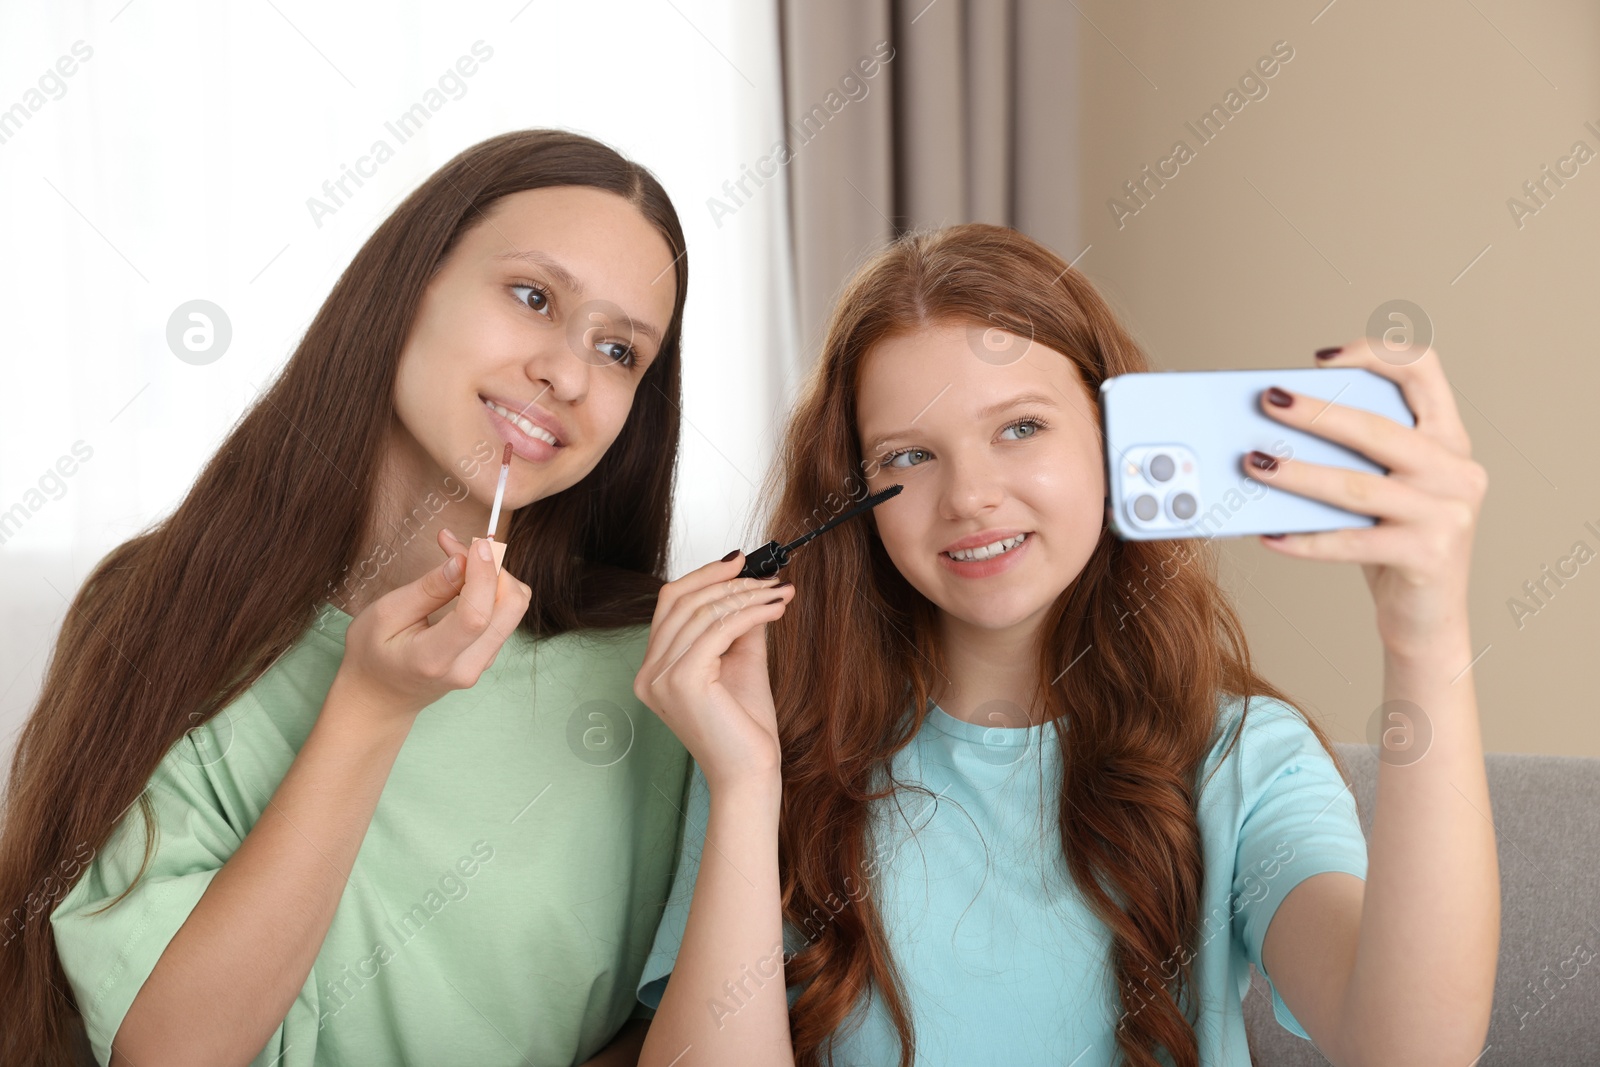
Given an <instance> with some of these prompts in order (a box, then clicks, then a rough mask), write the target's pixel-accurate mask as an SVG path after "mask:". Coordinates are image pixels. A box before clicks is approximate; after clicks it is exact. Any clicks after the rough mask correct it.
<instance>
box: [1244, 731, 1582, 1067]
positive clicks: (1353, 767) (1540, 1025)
mask: <svg viewBox="0 0 1600 1067" xmlns="http://www.w3.org/2000/svg"><path fill="white" fill-rule="evenodd" d="M1335 748H1336V749H1337V751H1338V753H1339V758H1340V759H1341V760H1343V761H1344V763H1345V766H1346V767H1347V768H1348V769H1349V771H1350V777H1351V779H1352V780H1353V784H1354V786H1355V794H1356V807H1357V809H1358V810H1359V812H1360V815H1361V828H1362V829H1363V830H1365V831H1366V832H1367V835H1368V837H1369V839H1370V837H1371V834H1372V812H1373V792H1374V789H1375V787H1376V785H1377V773H1378V759H1377V749H1376V748H1375V747H1373V746H1371V745H1360V744H1347V743H1343V742H1335ZM1424 758H1426V757H1424ZM1486 762H1487V769H1488V774H1489V800H1490V803H1491V805H1492V806H1493V808H1494V824H1495V834H1496V837H1497V839H1498V842H1499V854H1500V912H1501V914H1500V964H1499V969H1498V971H1497V972H1496V975H1495V986H1494V1010H1493V1012H1492V1014H1491V1015H1490V1020H1489V1037H1488V1041H1487V1043H1486V1046H1485V1050H1484V1052H1483V1055H1482V1056H1481V1057H1480V1058H1479V1059H1478V1061H1477V1062H1476V1063H1475V1064H1473V1065H1471V1067H1569V1065H1570V1067H1580V1065H1582V1067H1594V1065H1596V1064H1600V850H1597V849H1596V831H1597V830H1600V759H1592V758H1590V759H1584V758H1577V757H1570V756H1527V755H1519V754H1514V753H1492V754H1490V755H1489V756H1488V757H1487V761H1486ZM1583 960H1587V961H1588V962H1586V963H1584V962H1579V961H1583ZM1244 1013H1245V1023H1246V1027H1247V1028H1248V1030H1249V1034H1250V1055H1251V1062H1252V1064H1254V1065H1255V1067H1323V1065H1324V1064H1326V1063H1328V1060H1327V1059H1326V1058H1325V1057H1324V1056H1323V1055H1322V1054H1321V1053H1319V1052H1318V1051H1317V1049H1316V1046H1314V1045H1313V1044H1312V1043H1311V1042H1309V1041H1305V1040H1303V1039H1301V1038H1298V1037H1295V1036H1294V1035H1293V1034H1290V1033H1289V1032H1288V1031H1287V1030H1285V1029H1283V1027H1281V1026H1279V1025H1278V1022H1277V1020H1276V1019H1275V1018H1273V1015H1272V998H1271V996H1270V995H1269V994H1268V992H1267V987H1266V983H1265V982H1264V981H1263V980H1262V978H1261V976H1260V975H1259V974H1255V973H1252V975H1251V987H1250V992H1249V993H1248V994H1247V995H1246V997H1245V1002H1244ZM1460 1067H1468V1065H1467V1064H1461V1065H1460Z"/></svg>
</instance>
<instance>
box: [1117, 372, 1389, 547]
mask: <svg viewBox="0 0 1600 1067" xmlns="http://www.w3.org/2000/svg"><path fill="white" fill-rule="evenodd" d="M1274 385H1276V386H1281V387H1282V388H1285V389H1292V390H1294V391H1295V392H1297V393H1301V394H1305V395H1308V396H1315V397H1320V398H1322V399H1324V400H1327V401H1329V402H1334V403H1338V404H1341V405H1344V406H1346V407H1353V408H1361V409H1363V410H1366V411H1372V412H1375V413H1377V414H1380V415H1384V416H1387V417H1388V418H1390V419H1393V420H1394V421H1395V422H1398V423H1400V424H1401V425H1403V426H1415V425H1416V417H1415V416H1414V415H1413V414H1412V411H1411V409H1410V408H1409V407H1408V406H1407V405H1406V402H1405V398H1404V396H1403V395H1402V393H1401V391H1400V387H1399V386H1398V385H1396V384H1395V383H1394V382H1392V381H1390V380H1389V379H1387V378H1385V377H1383V376H1381V375H1378V374H1374V373H1373V372H1372V371H1369V370H1366V369H1365V368H1362V367H1328V368H1318V367H1310V368H1303V367H1296V368H1285V369H1278V370H1223V371H1165V372H1156V373H1143V374H1120V375H1116V376H1114V377H1111V378H1108V379H1106V380H1105V381H1104V382H1102V383H1101V385H1100V418H1101V428H1102V430H1103V431H1104V432H1103V436H1102V440H1103V441H1104V443H1105V455H1106V491H1107V504H1108V507H1109V509H1110V524H1111V530H1112V532H1113V533H1114V534H1116V535H1117V536H1118V537H1120V538H1122V539H1123V540H1124V541H1154V540H1162V539H1169V538H1184V537H1204V538H1211V537H1248V536H1254V535H1257V534H1277V533H1306V532H1312V531H1318V530H1338V529H1344V528H1347V527H1358V526H1371V525H1373V524H1375V523H1376V521H1377V520H1376V519H1374V518H1373V517H1372V516H1370V515H1361V514H1358V513H1356V512H1353V511H1348V510H1346V509H1344V508H1341V507H1337V506H1335V505H1333V504H1328V503H1325V502H1323V501H1320V500H1313V499H1311V498H1309V497H1305V496H1300V495H1298V494H1295V493H1290V492H1287V491H1285V490H1281V489H1274V488H1273V487H1272V486H1270V485H1267V484H1265V483H1264V482H1262V481H1260V480H1258V479H1255V478H1252V477H1250V476H1249V475H1248V474H1246V473H1245V472H1244V470H1243V469H1242V467H1241V463H1242V461H1243V457H1244V456H1245V455H1246V454H1247V453H1249V452H1251V451H1259V452H1265V453H1267V454H1268V455H1271V456H1276V457H1278V458H1280V459H1290V458H1292V459H1297V460H1303V461H1306V462H1309V463H1319V464H1324V465H1326V466H1333V467H1346V468H1349V469H1352V470H1360V471H1366V472H1369V473H1374V474H1387V473H1388V471H1387V470H1386V469H1385V468H1383V467H1381V466H1379V465H1378V464H1376V463H1374V462H1372V461H1371V460H1370V459H1368V458H1366V457H1365V456H1363V455H1361V454H1360V453H1359V452H1356V451H1354V450H1352V449H1350V448H1346V447H1345V446H1343V445H1340V444H1335V443H1334V442H1332V441H1330V440H1327V439H1326V438H1323V437H1319V436H1317V435H1316V434H1314V433H1308V432H1306V431H1303V430H1298V429H1295V428H1293V427H1290V426H1286V425H1284V424H1283V423H1281V422H1277V421H1275V420H1273V419H1272V418H1270V417H1268V416H1267V415H1266V414H1264V413H1263V412H1262V411H1261V406H1260V405H1261V400H1260V397H1261V394H1262V392H1263V391H1264V390H1266V389H1268V388H1270V387H1272V386H1274Z"/></svg>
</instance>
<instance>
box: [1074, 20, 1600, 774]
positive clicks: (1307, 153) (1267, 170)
mask: <svg viewBox="0 0 1600 1067" xmlns="http://www.w3.org/2000/svg"><path fill="white" fill-rule="evenodd" d="M1321 2H1322V0H1310V2H1304V0H1301V2H1297V3H1295V4H1292V5H1286V4H1282V3H1267V2H1265V0H1234V2H1228V3H1207V4H1204V5H1186V4H1170V5H1162V10H1161V14H1160V16H1159V18H1158V17H1156V16H1155V15H1154V14H1153V13H1151V12H1150V11H1149V8H1148V5H1142V4H1141V5H1117V4H1113V3H1109V2H1106V0H1097V2H1095V3H1084V4H1083V5H1082V10H1083V12H1084V15H1085V17H1086V18H1087V19H1090V20H1092V22H1093V26H1089V25H1085V26H1083V27H1082V28H1081V30H1080V33H1079V35H1078V48H1079V53H1080V56H1081V60H1082V63H1081V71H1082V74H1081V88H1082V118H1081V138H1082V140H1081V144H1082V149H1083V161H1082V168H1081V175H1080V185H1081V189H1082V198H1083V199H1082V205H1083V206H1082V222H1083V226H1082V233H1083V240H1084V242H1085V243H1087V244H1089V245H1091V246H1092V247H1091V248H1090V250H1089V252H1088V254H1087V255H1085V256H1084V257H1083V258H1082V259H1081V260H1079V262H1078V266H1079V268H1080V269H1082V270H1083V271H1084V272H1085V273H1086V274H1088V276H1089V277H1090V278H1091V279H1093V280H1094V281H1095V282H1096V283H1097V284H1098V285H1099V286H1100V287H1101V289H1102V291H1103V292H1104V293H1105V294H1106V296H1107V297H1108V298H1109V299H1110V300H1111V301H1112V303H1113V306H1115V307H1116V308H1117V309H1118V311H1119V312H1120V313H1121V314H1122V315H1123V316H1124V318H1125V321H1126V322H1127V323H1128V324H1129V325H1130V326H1131V327H1132V328H1133V330H1134V333H1135V335H1136V336H1137V337H1138V338H1139V339H1140V341H1141V342H1142V343H1143V344H1144V345H1145V346H1146V349H1147V351H1148V352H1149V353H1150V355H1151V357H1152V358H1153V359H1154V360H1155V362H1156V363H1157V365H1158V366H1160V367H1162V368H1164V369H1173V370H1186V369H1206V368H1216V367H1308V366H1311V365H1313V360H1312V358H1311V353H1312V351H1313V350H1314V349H1316V348H1320V347H1322V346H1325V345H1334V344H1339V343H1341V342H1344V341H1346V340H1349V339H1351V338H1353V337H1356V336H1360V335H1361V334H1363V333H1364V332H1365V330H1366V323H1367V321H1368V318H1369V316H1370V315H1371V313H1372V312H1373V311H1374V309H1376V308H1377V307H1378V306H1379V305H1381V304H1383V303H1384V302H1386V301H1389V300H1392V299H1396V298H1402V299H1407V300H1410V301H1412V302H1414V303H1415V304H1417V305H1419V306H1420V307H1421V308H1422V309H1423V310H1424V311H1425V312H1426V313H1427V315H1428V317H1429V318H1430V319H1431V321H1432V324H1433V329H1434V336H1435V341H1434V344H1435V347H1436V348H1437V349H1438V351H1439V352H1440V354H1441V355H1442V357H1443V359H1444V362H1445V367H1446V371H1447V373H1448V374H1449V376H1450V380H1451V382H1452V384H1453V385H1454V386H1455V388H1456V389H1457V390H1458V392H1457V403H1458V406H1459V407H1460V408H1461V410H1462V413H1463V418H1464V421H1465V423H1466V426H1467V430H1468V432H1469V433H1470V434H1471V435H1472V441H1473V454H1474V456H1475V457H1476V458H1477V459H1478V460H1479V461H1480V462H1482V463H1483V464H1484V466H1485V467H1487V468H1488V471H1489V476H1490V488H1489V494H1488V498H1487V500H1486V501H1485V504H1484V511H1483V515H1482V517H1481V520H1480V523H1479V527H1478V534H1477V539H1476V547H1475V551H1474V560H1473V572H1472V605H1471V610H1472V635H1473V640H1474V644H1475V648H1476V649H1477V650H1478V651H1482V650H1483V649H1484V647H1485V646H1490V647H1489V650H1488V652H1487V653H1486V654H1484V655H1483V656H1482V658H1481V659H1479V660H1478V661H1477V665H1476V667H1475V668H1474V674H1475V678H1476V684H1477V692H1478V698H1479V705H1480V708H1481V711H1482V716H1483V723H1484V735H1485V743H1486V747H1487V748H1488V749H1490V750H1491V751H1520V752H1544V753H1564V754H1581V755H1589V756H1600V699H1597V698H1596V695H1595V694H1596V690H1597V688H1600V534H1597V532H1596V531H1600V469H1597V464H1600V447H1597V446H1600V368H1597V365H1596V355H1597V352H1596V349H1597V347H1600V346H1597V344H1596V338H1597V310H1600V309H1597V305H1600V284H1597V283H1600V155H1597V157H1596V158H1595V159H1594V160H1593V161H1591V162H1588V163H1587V165H1584V166H1581V167H1579V168H1578V173H1577V175H1576V176H1575V177H1572V178H1570V179H1567V180H1566V185H1565V187H1563V188H1560V189H1557V190H1556V191H1555V192H1554V194H1553V195H1552V196H1550V197H1549V198H1548V202H1547V203H1546V205H1545V206H1544V207H1543V208H1542V209H1540V210H1539V211H1538V212H1537V214H1536V215H1530V216H1527V217H1525V218H1523V219H1522V220H1521V221H1522V225H1521V226H1520V228H1519V226H1518V224H1517V222H1516V221H1514V220H1513V217H1512V214H1511V212H1510V210H1509V209H1508V207H1507V200H1508V199H1509V198H1511V197H1513V196H1518V195H1521V193H1522V189H1521V187H1522V184H1523V182H1525V181H1529V180H1533V179H1538V178H1540V177H1542V171H1541V167H1543V166H1544V165H1546V164H1548V165H1550V167H1551V168H1555V167H1556V165H1557V161H1558V160H1559V159H1561V158H1562V157H1566V156H1568V155H1569V154H1570V153H1571V152H1572V151H1573V149H1574V143H1575V142H1577V141H1583V142H1585V144H1586V145H1587V147H1588V149H1590V150H1593V151H1594V152H1596V153H1600V8H1597V7H1596V6H1595V5H1592V4H1589V5H1583V4H1576V3H1574V4H1566V5H1560V6H1555V5H1516V4H1512V3H1510V2H1509V0H1471V2H1469V3H1459V2H1454V0H1452V2H1451V3H1437V2H1425V3H1413V4H1404V5H1387V4H1375V3H1371V2H1364V0H1336V2H1335V3H1334V4H1333V5H1332V6H1331V7H1329V8H1327V9H1325V10H1322V11H1321V14H1320V15H1319V9H1320V8H1321ZM1313 18H1315V20H1316V21H1315V22H1313V21H1312V20H1313ZM1094 27H1098V29H1095V28H1094ZM1497 27H1498V28H1497ZM1108 38H1109V40H1108ZM1278 41H1286V42H1287V43H1288V45H1289V46H1290V47H1292V48H1293V50H1294V56H1293V58H1292V59H1291V60H1290V61H1289V62H1287V63H1286V64H1283V65H1282V66H1281V67H1280V68H1279V69H1278V71H1277V72H1276V74H1275V75H1274V76H1273V77H1272V78H1271V79H1267V80H1265V85H1266V87H1267V90H1268V91H1267V95H1266V96H1265V97H1262V98H1260V99H1256V100H1251V101H1249V102H1248V103H1246V104H1245V106H1244V107H1243V108H1242V109H1241V110H1240V111H1239V112H1238V113H1237V114H1236V115H1234V116H1233V117H1232V119H1231V120H1230V121H1229V122H1228V124H1227V125H1226V127H1225V128H1224V129H1223V130H1222V131H1221V132H1220V133H1219V134H1218V135H1217V136H1216V138H1215V139H1214V140H1212V141H1211V142H1210V143H1208V144H1201V142H1200V140H1199V139H1198V138H1197V137H1196V136H1195V135H1194V134H1193V133H1192V132H1191V131H1190V130H1189V129H1188V128H1187V127H1186V126H1185V122H1186V121H1195V120H1197V119H1198V118H1199V117H1200V116H1201V115H1202V114H1204V113H1205V112H1206V111H1208V110H1209V108H1210V106H1211V105H1212V104H1213V103H1222V102H1223V96H1224V94H1225V93H1226V92H1227V91H1228V90H1229V89H1230V88H1235V87H1236V85H1237V83H1238V80H1239V79H1240V77H1241V75H1243V74H1245V73H1246V72H1247V71H1248V70H1250V69H1251V67H1252V65H1253V64H1254V63H1255V62H1256V60H1257V59H1258V58H1259V57H1262V56H1266V55H1269V54H1270V53H1271V51H1272V48H1273V45H1274V43H1275V42H1278ZM1119 50H1120V51H1119ZM1136 68H1137V69H1136ZM1255 91H1256V92H1259V90H1255ZM1240 95H1241V96H1243V95H1244V94H1242V93H1241V94H1240ZM1236 106H1237V105H1236ZM1586 122H1592V123H1593V124H1594V128H1590V127H1587V126H1586V125H1585V123H1586ZM1180 139H1181V140H1185V141H1187V142H1188V144H1189V147H1190V149H1192V150H1193V151H1194V157H1193V158H1192V159H1191V160H1190V161H1189V162H1188V163H1186V164H1183V165H1181V166H1180V167H1179V169H1178V174H1177V176H1176V177H1175V178H1173V179H1171V180H1170V181H1168V182H1167V184H1166V186H1165V188H1162V189H1159V190H1157V191H1156V192H1155V194H1154V195H1153V196H1151V197H1150V198H1149V199H1148V201H1147V203H1146V205H1145V206H1143V207H1142V208H1141V209H1140V210H1139V211H1138V213H1137V215H1134V216H1132V217H1128V218H1124V219H1123V220H1122V225H1121V227H1120V229H1119V226H1118V223H1117V222H1116V221H1114V220H1113V218H1112V212H1111V211H1110V209H1109V208H1108V207H1107V201H1108V200H1109V199H1110V198H1112V197H1113V196H1116V195H1118V194H1119V193H1122V194H1123V195H1124V200H1125V201H1126V202H1128V203H1129V204H1130V206H1131V205H1132V203H1133V202H1132V201H1131V200H1130V199H1128V198H1127V197H1126V195H1125V193H1124V190H1123V188H1122V183H1123V182H1124V181H1127V180H1130V179H1134V178H1136V177H1139V176H1140V171H1141V169H1142V168H1143V167H1144V166H1145V165H1146V164H1149V165H1151V167H1152V168H1154V167H1155V165H1156V163H1157V161H1158V160H1160V159H1162V158H1164V157H1167V156H1168V155H1170V154H1171V152H1172V146H1173V142H1174V141H1177V140H1180ZM1568 166H1569V167H1570V166H1571V164H1569V165H1568ZM1169 170H1170V168H1169ZM1252 186H1253V187H1252ZM1547 187H1548V188H1552V189H1554V188H1555V186H1554V183H1547ZM1523 199H1524V200H1526V199H1527V198H1526V197H1525V196H1524V197H1523ZM1269 201H1270V203H1269ZM1485 246H1489V248H1488V251H1487V252H1484V254H1483V255H1482V258H1480V259H1478V260H1477V261H1476V262H1475V263H1473V260H1474V257H1477V256H1478V255H1479V253H1480V252H1483V250H1484V248H1485ZM1061 251H1063V252H1064V253H1065V254H1066V255H1067V258H1069V259H1070V258H1071V257H1072V256H1073V255H1076V254H1077V253H1078V252H1079V251H1081V249H1062V250H1061ZM1469 263H1471V264H1472V266H1471V268H1470V269H1466V268H1467V267H1468V264H1469ZM1463 270H1465V274H1463V273H1462V272H1463ZM1586 522H1589V523H1592V524H1593V528H1592V529H1587V528H1585V525H1584V524H1585V523H1586ZM1579 541H1582V542H1585V544H1586V545H1587V548H1588V550H1590V551H1592V552H1594V553H1596V556H1595V558H1594V560H1593V561H1592V562H1588V563H1587V564H1586V565H1582V566H1579V567H1578V573H1577V575H1576V576H1575V577H1573V578H1571V579H1569V580H1567V582H1566V584H1565V586H1564V587H1561V588H1559V589H1557V588H1556V587H1555V584H1554V582H1549V583H1548V587H1549V588H1551V589H1553V590H1555V592H1554V595H1553V596H1551V597H1549V598H1547V599H1546V602H1545V606H1544V607H1542V608H1540V609H1539V610H1538V611H1537V613H1536V614H1533V615H1528V616H1526V617H1524V618H1523V619H1522V624H1521V626H1520V627H1519V626H1518V624H1517V622H1516V621H1515V620H1514V619H1513V615H1512V611H1511V608H1510V607H1509V606H1508V602H1510V601H1511V600H1512V599H1513V598H1515V597H1519V596H1521V597H1523V599H1524V601H1525V602H1526V603H1528V604H1529V606H1530V607H1533V606H1536V605H1535V604H1534V603H1533V602H1532V601H1531V600H1528V599H1527V598H1526V596H1525V595H1524V594H1523V590H1522V586H1523V583H1524V582H1526V581H1529V580H1534V581H1537V580H1538V579H1540V578H1541V577H1542V573H1541V568H1543V567H1544V566H1545V565H1547V564H1548V565H1550V566H1551V567H1552V568H1553V567H1555V566H1556V564H1557V561H1558V560H1560V559H1561V558H1562V557H1565V556H1568V555H1569V554H1570V553H1572V551H1573V549H1574V545H1575V543H1576V542H1579ZM1223 559H1224V562H1223V568H1224V570H1223V575H1224V579H1225V581H1226V583H1227V584H1228V586H1229V588H1230V589H1231V590H1232V591H1233V592H1234V593H1235V596H1236V601H1237V603H1238V605H1239V607H1240V610H1241V612H1242V614H1243V616H1244V618H1245V621H1246V624H1247V626H1248V627H1249V631H1250V635H1251V647H1252V649H1253V650H1254V652H1255V654H1256V656H1257V659H1258V665H1259V666H1260V667H1261V668H1262V669H1263V670H1264V671H1265V672H1266V673H1267V674H1268V676H1269V677H1271V678H1272V679H1273V680H1274V681H1276V682H1278V683H1279V684H1281V685H1282V686H1284V687H1285V688H1286V689H1287V690H1288V691H1289V692H1290V693H1291V694H1293V695H1294V696H1295V697H1296V698H1297V699H1298V700H1300V701H1302V702H1303V703H1304V704H1305V705H1306V706H1307V707H1309V708H1310V709H1311V710H1312V711H1313V712H1315V713H1316V714H1318V715H1319V716H1321V718H1322V721H1323V722H1324V723H1326V724H1327V725H1328V726H1329V728H1330V731H1331V732H1332V733H1333V735H1334V736H1335V737H1336V738H1338V739H1341V740H1360V739H1364V737H1365V733H1366V724H1367V722H1368V720H1369V718H1370V717H1371V715H1372V713H1373V710H1374V709H1375V708H1376V707H1377V705H1378V704H1379V703H1380V702H1381V700H1382V692H1381V686H1382V662H1381V648H1380V645H1379V642H1378V638H1377V634H1376V631H1375V629H1374V625H1373V607H1372V600H1371V597H1370V595H1369V594H1368V592H1367V588H1366V584H1365V582H1364V581H1363V580H1362V576H1361V572H1360V570H1359V568H1358V567H1356V566H1355V565H1353V564H1333V563H1315V562H1309V561H1300V560H1292V559H1285V558H1283V557H1280V556H1276V555H1274V554H1272V553H1271V552H1270V551H1269V550H1267V549H1264V548H1261V547H1260V546H1257V545H1255V544H1253V543H1249V542H1244V543H1241V542H1228V543H1226V545H1225V548H1224V555H1223ZM1568 566H1569V568H1570V567H1571V566H1572V564H1569V565H1568Z"/></svg>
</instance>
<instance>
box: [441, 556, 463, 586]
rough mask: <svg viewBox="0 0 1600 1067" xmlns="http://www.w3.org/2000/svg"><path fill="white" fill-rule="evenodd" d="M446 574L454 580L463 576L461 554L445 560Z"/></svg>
mask: <svg viewBox="0 0 1600 1067" xmlns="http://www.w3.org/2000/svg"><path fill="white" fill-rule="evenodd" d="M444 576H445V578H446V579H447V580H449V581H452V582H453V581H455V580H456V579H457V578H459V577H461V557H460V556H451V557H450V558H449V559H447V560H445V561H444Z"/></svg>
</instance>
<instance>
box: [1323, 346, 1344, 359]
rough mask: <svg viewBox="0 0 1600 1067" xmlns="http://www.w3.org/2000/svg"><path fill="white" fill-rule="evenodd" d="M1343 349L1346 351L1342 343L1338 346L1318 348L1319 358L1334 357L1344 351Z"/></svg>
mask: <svg viewBox="0 0 1600 1067" xmlns="http://www.w3.org/2000/svg"><path fill="white" fill-rule="evenodd" d="M1343 351H1344V347H1343V346H1342V345H1341V346H1338V347H1336V348H1319V349H1317V358H1318V359H1332V358H1333V357H1334V356H1337V355H1338V354H1339V353H1340V352H1343Z"/></svg>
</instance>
